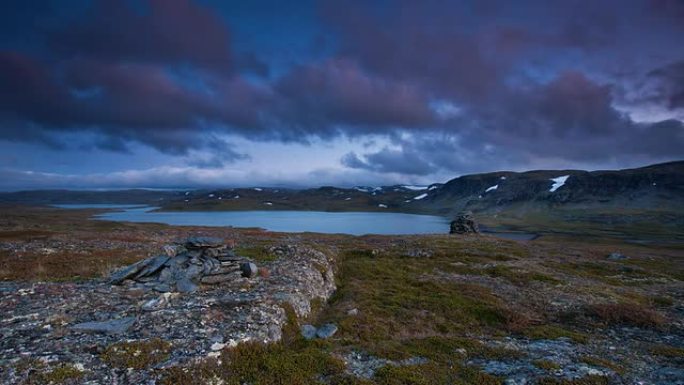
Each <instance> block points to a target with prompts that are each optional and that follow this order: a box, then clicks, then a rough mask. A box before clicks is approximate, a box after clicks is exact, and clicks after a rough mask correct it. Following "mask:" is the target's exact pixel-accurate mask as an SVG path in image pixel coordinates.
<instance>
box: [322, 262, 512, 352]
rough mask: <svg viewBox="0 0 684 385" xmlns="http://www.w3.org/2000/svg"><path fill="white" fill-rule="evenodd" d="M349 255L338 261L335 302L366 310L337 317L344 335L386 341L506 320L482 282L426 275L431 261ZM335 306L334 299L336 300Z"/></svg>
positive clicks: (429, 269) (365, 339)
mask: <svg viewBox="0 0 684 385" xmlns="http://www.w3.org/2000/svg"><path fill="white" fill-rule="evenodd" d="M363 255H366V254H365V252H359V251H355V252H352V253H349V254H347V256H346V258H345V259H344V262H343V263H341V264H340V271H339V280H340V285H339V287H338V294H337V295H336V297H335V300H334V301H333V302H338V303H354V304H355V306H356V307H358V308H359V309H362V310H363V311H362V312H361V314H360V315H359V316H357V317H346V316H345V315H344V312H343V311H342V310H340V311H339V312H338V313H337V314H329V318H332V321H338V322H339V325H340V332H341V334H342V335H343V336H344V337H347V338H352V339H355V340H361V341H372V340H375V341H377V340H388V339H393V338H396V337H397V336H398V335H401V336H406V337H410V336H412V335H416V334H420V335H426V334H428V335H429V334H451V333H458V332H463V331H465V330H473V329H475V330H477V329H481V328H488V327H496V326H499V325H502V324H504V323H505V322H506V314H505V312H504V306H503V305H502V304H501V303H500V301H499V299H498V298H497V297H495V296H494V295H492V293H491V291H490V290H489V289H487V288H484V287H482V286H478V285H474V284H464V283H457V282H449V281H440V280H438V279H430V278H429V277H426V276H427V275H429V274H431V273H432V266H430V265H427V266H426V264H425V263H424V262H423V261H421V260H415V261H414V260H413V259H401V258H400V257H397V256H385V257H367V256H363ZM332 306H333V307H334V306H335V304H334V303H333V304H332Z"/></svg>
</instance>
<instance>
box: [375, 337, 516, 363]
mask: <svg viewBox="0 0 684 385" xmlns="http://www.w3.org/2000/svg"><path fill="white" fill-rule="evenodd" d="M367 350H368V351H369V352H370V353H372V354H374V355H376V356H379V357H383V358H388V359H392V360H402V359H406V358H410V357H423V358H427V359H429V360H430V361H432V362H437V363H442V364H450V363H453V362H455V361H464V360H466V359H471V358H486V359H492V360H502V359H511V358H518V357H520V356H521V355H522V354H521V353H520V352H518V351H515V350H510V349H505V348H495V347H490V346H487V345H485V344H483V343H482V342H480V341H478V340H476V339H472V338H463V337H438V336H434V337H426V338H416V339H411V340H405V341H385V342H382V343H375V344H374V345H373V346H369V347H368V349H367Z"/></svg>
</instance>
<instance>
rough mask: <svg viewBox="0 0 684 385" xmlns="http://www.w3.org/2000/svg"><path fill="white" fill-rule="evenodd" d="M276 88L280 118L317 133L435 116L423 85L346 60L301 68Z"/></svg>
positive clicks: (425, 121) (408, 123)
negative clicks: (369, 70)
mask: <svg viewBox="0 0 684 385" xmlns="http://www.w3.org/2000/svg"><path fill="white" fill-rule="evenodd" d="M275 90H276V92H277V93H278V106H277V110H276V111H275V113H276V116H277V118H278V119H279V120H281V121H282V122H283V123H284V124H286V125H288V126H290V127H297V128H304V129H315V130H316V131H317V132H319V133H324V132H326V131H332V132H335V131H336V130H338V129H340V127H345V128H346V129H347V130H349V131H352V132H353V131H354V129H355V128H357V129H362V130H366V132H373V131H378V130H382V129H387V128H388V127H424V126H429V125H430V124H432V123H434V121H435V118H434V113H433V112H432V111H431V110H430V108H429V106H428V99H427V97H426V94H425V93H424V92H423V91H422V90H421V89H420V88H418V87H416V86H414V85H412V84H410V83H402V82H397V81H391V80H387V79H382V78H379V77H376V76H372V75H369V74H367V73H365V72H364V71H363V70H362V69H361V68H359V66H358V65H357V64H356V63H354V62H352V61H350V60H345V59H334V60H327V61H325V62H323V63H319V64H315V65H309V66H302V67H298V68H296V69H294V70H293V71H292V72H291V73H289V74H288V75H287V76H285V77H283V78H282V79H281V80H280V81H279V82H278V84H277V85H276V87H275Z"/></svg>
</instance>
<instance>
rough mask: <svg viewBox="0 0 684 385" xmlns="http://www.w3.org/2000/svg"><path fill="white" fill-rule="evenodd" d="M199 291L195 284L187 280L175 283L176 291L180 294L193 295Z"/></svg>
mask: <svg viewBox="0 0 684 385" xmlns="http://www.w3.org/2000/svg"><path fill="white" fill-rule="evenodd" d="M198 289H199V286H197V284H196V283H194V282H192V281H191V280H189V279H188V278H181V279H179V280H178V281H176V291H178V292H181V293H194V292H196V291H197V290H198Z"/></svg>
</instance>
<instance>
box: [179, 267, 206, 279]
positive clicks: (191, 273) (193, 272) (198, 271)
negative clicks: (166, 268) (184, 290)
mask: <svg viewBox="0 0 684 385" xmlns="http://www.w3.org/2000/svg"><path fill="white" fill-rule="evenodd" d="M203 271H204V267H203V266H202V265H190V266H188V268H187V269H185V270H182V271H181V276H185V278H187V279H190V280H195V279H197V278H200V277H201V276H202V272H203Z"/></svg>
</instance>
